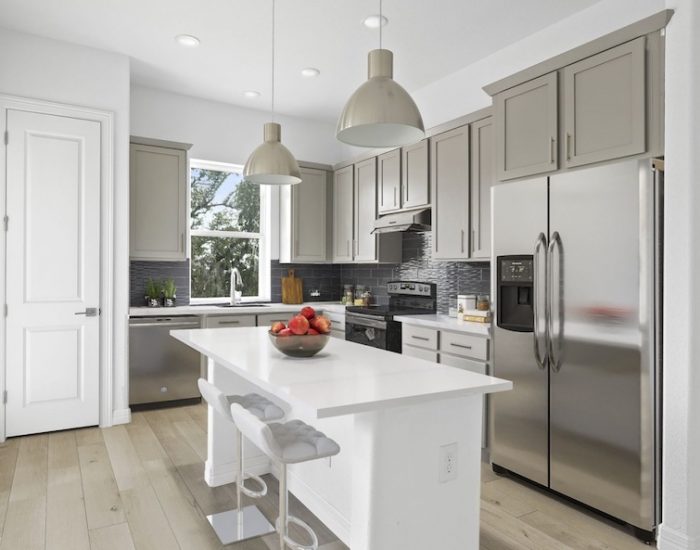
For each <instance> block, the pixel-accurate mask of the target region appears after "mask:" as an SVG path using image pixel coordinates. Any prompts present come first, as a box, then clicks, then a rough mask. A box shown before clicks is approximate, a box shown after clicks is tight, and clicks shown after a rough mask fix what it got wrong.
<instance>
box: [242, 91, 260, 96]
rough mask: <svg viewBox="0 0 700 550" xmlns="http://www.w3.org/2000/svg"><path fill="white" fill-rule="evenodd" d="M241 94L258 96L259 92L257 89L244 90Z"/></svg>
mask: <svg viewBox="0 0 700 550" xmlns="http://www.w3.org/2000/svg"><path fill="white" fill-rule="evenodd" d="M243 95H244V96H246V97H260V92H258V91H257V90H246V91H245V92H243Z"/></svg>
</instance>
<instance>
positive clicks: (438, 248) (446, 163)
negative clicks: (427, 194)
mask: <svg viewBox="0 0 700 550" xmlns="http://www.w3.org/2000/svg"><path fill="white" fill-rule="evenodd" d="M430 157H431V159H432V162H431V165H430V166H431V176H430V180H431V195H432V199H433V211H432V225H433V258H434V259H436V260H466V259H468V258H469V242H468V234H469V126H461V127H459V128H455V129H454V130H450V131H449V132H445V133H443V134H439V135H437V136H433V137H432V138H431V139H430Z"/></svg>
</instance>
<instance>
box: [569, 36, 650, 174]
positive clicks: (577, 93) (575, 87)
mask: <svg viewBox="0 0 700 550" xmlns="http://www.w3.org/2000/svg"><path fill="white" fill-rule="evenodd" d="M645 42H646V37H644V36H642V37H640V38H637V39H636V40H632V41H631V42H627V43H625V44H622V45H620V46H617V47H616V48H612V49H610V50H606V51H604V52H602V53H600V54H598V55H594V56H592V57H589V58H587V59H584V60H582V61H579V62H578V63H574V64H573V65H569V66H568V67H565V68H564V70H563V87H564V90H563V97H564V130H565V140H566V141H565V151H566V155H565V157H566V161H565V165H566V166H567V167H572V166H580V165H582V164H590V163H593V162H601V161H605V160H610V159H616V158H620V157H625V156H629V155H636V154H639V153H643V152H644V151H645V150H646V140H645V137H646V135H645V133H646V116H645V115H646V107H645V82H646V74H645V55H644V50H645Z"/></svg>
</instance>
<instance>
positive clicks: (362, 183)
mask: <svg viewBox="0 0 700 550" xmlns="http://www.w3.org/2000/svg"><path fill="white" fill-rule="evenodd" d="M376 218H377V159H376V158H371V159H367V160H364V161H362V162H359V163H357V164H356V165H355V233H354V242H355V250H354V260H355V261H357V262H376V261H377V237H376V235H375V234H374V233H372V230H373V229H374V220H375V219H376Z"/></svg>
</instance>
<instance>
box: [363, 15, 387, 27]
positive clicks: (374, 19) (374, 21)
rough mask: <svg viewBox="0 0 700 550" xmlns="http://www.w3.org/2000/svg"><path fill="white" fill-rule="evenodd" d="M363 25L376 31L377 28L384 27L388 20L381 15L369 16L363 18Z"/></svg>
mask: <svg viewBox="0 0 700 550" xmlns="http://www.w3.org/2000/svg"><path fill="white" fill-rule="evenodd" d="M363 23H364V25H365V27H368V28H370V29H378V28H379V27H384V26H385V25H386V24H387V23H389V20H388V19H387V18H386V17H384V16H383V15H369V16H367V17H365V20H364V21H363Z"/></svg>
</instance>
